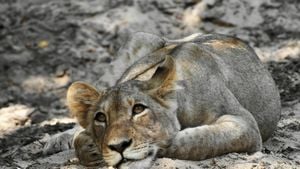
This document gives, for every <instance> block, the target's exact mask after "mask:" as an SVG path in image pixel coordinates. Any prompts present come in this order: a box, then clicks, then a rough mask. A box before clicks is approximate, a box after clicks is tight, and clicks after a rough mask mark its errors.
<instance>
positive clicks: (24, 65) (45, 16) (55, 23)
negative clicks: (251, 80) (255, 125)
mask: <svg viewBox="0 0 300 169" xmlns="http://www.w3.org/2000/svg"><path fill="white" fill-rule="evenodd" d="M299 10H300V3H299V2H298V1H297V0H285V1H281V0H252V1H247V0H241V1H239V0H229V1H222V0H202V1H201V0H187V1H185V2H181V1H179V0H165V1H159V0H148V1H142V0H89V1H80V0H64V1H61V0H51V1H48V0H26V1H24V0H10V1H6V0H0V96H1V97H0V168H56V167H57V168H83V167H82V166H80V165H78V164H77V161H76V158H74V152H73V150H66V151H62V152H58V153H54V154H51V155H45V154H43V146H44V144H45V140H47V139H48V138H50V137H54V135H55V134H57V133H60V132H63V131H65V130H68V129H71V128H73V126H74V125H75V121H74V120H73V119H71V118H69V117H68V110H67V109H66V106H65V92H66V89H67V87H68V85H69V84H70V83H72V82H74V81H77V80H82V81H86V82H89V83H93V84H95V85H96V86H98V87H105V86H109V85H110V83H109V82H110V81H112V79H111V78H112V76H110V71H111V70H113V69H115V67H114V65H112V64H111V62H112V61H114V60H116V59H118V57H117V49H118V48H119V47H120V45H121V44H122V42H123V41H124V40H125V39H126V38H127V37H128V35H129V34H130V33H131V32H135V31H145V32H151V33H155V34H158V35H161V36H165V37H168V38H180V37H183V36H185V35H189V34H191V33H195V32H202V33H225V34H230V35H233V36H236V37H239V38H241V39H242V40H244V41H246V42H248V43H249V44H250V45H251V46H252V47H253V48H254V49H255V51H256V52H257V54H258V55H259V57H260V58H261V60H262V61H263V62H264V63H265V64H266V66H267V67H268V68H269V70H270V71H271V73H272V75H273V78H274V79H275V81H276V83H277V86H278V88H279V90H280V94H281V101H282V105H283V110H282V117H281V120H280V122H279V124H278V129H277V131H276V132H275V134H274V136H273V137H272V138H270V139H269V140H268V141H267V142H265V143H264V148H263V150H262V151H261V152H257V153H255V154H238V153H231V154H228V155H224V156H221V157H216V158H212V159H208V160H203V161H182V160H172V159H166V158H162V159H158V160H157V161H156V162H155V164H154V166H153V168H174V169H175V168H241V169H242V168H243V169H244V168H282V169H286V168H300V30H299V28H300V13H299Z"/></svg>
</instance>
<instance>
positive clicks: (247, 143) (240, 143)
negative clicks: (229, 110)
mask: <svg viewBox="0 0 300 169" xmlns="http://www.w3.org/2000/svg"><path fill="white" fill-rule="evenodd" d="M245 111H246V110H245ZM249 114H250V113H249ZM246 119H247V120H246ZM246 119H245V118H243V117H240V116H236V115H223V116H221V117H220V118H219V119H218V120H217V121H216V122H215V123H214V124H212V125H203V126H199V127H195V128H187V129H184V130H182V131H180V132H179V133H178V134H177V135H176V137H175V138H174V139H173V142H172V145H171V146H170V148H168V149H167V152H166V155H165V156H167V157H174V158H177V159H189V160H201V159H205V158H209V157H214V156H217V155H222V154H225V153H229V152H255V151H258V150H260V149H261V146H262V140H261V136H260V132H259V130H258V127H257V124H256V122H255V121H254V118H253V117H252V118H250V119H248V118H246Z"/></svg>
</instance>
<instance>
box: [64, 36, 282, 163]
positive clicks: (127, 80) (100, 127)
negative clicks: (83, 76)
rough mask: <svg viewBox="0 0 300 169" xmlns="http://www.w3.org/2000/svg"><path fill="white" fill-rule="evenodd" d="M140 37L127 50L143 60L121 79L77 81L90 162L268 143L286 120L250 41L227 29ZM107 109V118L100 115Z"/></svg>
mask: <svg viewBox="0 0 300 169" xmlns="http://www.w3.org/2000/svg"><path fill="white" fill-rule="evenodd" d="M134 36H135V35H134ZM134 36H133V37H132V39H131V40H130V41H129V42H128V44H130V45H125V47H126V46H127V48H128V49H126V48H125V49H124V48H123V49H122V50H123V52H125V53H126V54H123V55H125V56H127V57H129V58H133V59H134V60H135V61H134V62H133V64H132V65H131V66H130V67H129V68H128V69H127V70H126V71H125V72H124V73H123V74H122V76H121V78H120V79H119V80H118V82H117V84H115V85H114V86H113V87H110V88H108V89H106V90H105V91H97V90H96V89H95V88H93V87H91V86H90V85H87V84H85V83H82V82H76V83H74V84H73V85H72V86H71V87H70V88H69V91H68V95H67V102H68V107H69V108H70V111H71V112H72V113H73V114H74V115H75V117H76V118H77V119H78V122H79V124H80V125H81V126H83V127H84V128H85V131H83V132H82V133H81V134H79V135H78V136H77V137H76V138H75V149H76V152H77V156H78V157H79V159H80V160H81V161H82V164H84V165H93V164H94V165H96V164H99V163H97V162H99V161H101V160H102V158H103V159H104V161H105V162H106V164H107V165H109V166H114V167H119V168H126V167H128V168H140V167H141V166H143V168H148V167H150V166H151V164H152V161H153V160H154V159H155V158H156V157H172V158H177V159H187V160H201V159H205V158H209V157H214V156H217V155H222V154H225V153H229V152H249V153H251V152H255V151H259V150H260V149H261V146H262V140H266V139H267V138H269V137H270V136H271V134H272V132H273V131H274V129H275V127H276V123H277V122H278V119H279V115H280V100H279V94H278V91H277V89H276V87H275V84H274V82H273V80H272V78H271V76H270V74H269V73H268V72H267V70H266V69H265V68H264V67H263V65H262V64H261V63H260V61H259V60H258V58H257V56H256V55H255V53H254V52H253V50H252V49H251V48H250V47H248V46H247V45H246V44H244V43H243V42H241V41H240V40H238V39H235V38H232V37H227V36H223V35H197V36H196V35H195V36H190V37H189V38H184V39H182V40H174V41H171V40H163V39H160V38H159V37H157V36H155V35H151V34H145V33H137V35H136V37H137V39H135V37H134ZM143 38H144V39H143ZM155 40H158V44H159V45H154V44H155ZM143 41H145V42H146V43H145V45H143V43H141V42H143ZM148 41H151V42H148ZM134 42H138V43H134ZM149 44H152V45H149ZM147 46H149V48H148V47H147ZM129 49H130V50H129ZM122 50H121V51H120V52H121V53H122ZM141 51H147V52H146V53H142V52H141ZM137 53H138V55H135V54H137ZM134 56H136V57H138V58H135V57H134ZM141 104H142V105H144V106H143V107H142V108H145V109H144V110H143V109H142V110H143V111H142V112H139V113H138V114H136V113H135V112H134V111H133V108H134V106H137V105H141ZM99 112H100V114H101V115H103V114H104V115H105V117H106V120H105V122H102V121H100V122H99V121H97V119H96V118H95V117H96V116H97V114H99ZM86 145H90V147H91V148H86V147H87V146H86ZM95 145H96V147H97V150H95ZM93 153H94V154H95V153H96V154H99V156H98V158H96V157H95V156H91V154H93ZM84 154H86V156H84ZM95 162H96V163H95Z"/></svg>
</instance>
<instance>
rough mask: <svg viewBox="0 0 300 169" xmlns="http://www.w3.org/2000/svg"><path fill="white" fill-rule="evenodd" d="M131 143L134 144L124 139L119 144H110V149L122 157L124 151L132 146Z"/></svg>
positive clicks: (130, 140)
mask: <svg viewBox="0 0 300 169" xmlns="http://www.w3.org/2000/svg"><path fill="white" fill-rule="evenodd" d="M131 143H132V139H123V140H121V141H120V142H119V143H113V144H109V145H108V147H109V148H110V149H111V150H113V151H116V152H118V153H120V154H121V155H122V154H123V151H124V150H125V149H126V148H128V147H129V146H130V145H131Z"/></svg>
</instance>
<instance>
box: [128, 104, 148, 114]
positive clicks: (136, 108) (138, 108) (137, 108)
mask: <svg viewBox="0 0 300 169" xmlns="http://www.w3.org/2000/svg"><path fill="white" fill-rule="evenodd" d="M146 108H147V106H145V105H143V104H136V105H134V106H133V108H132V114H133V115H136V114H139V113H142V112H143V111H144V110H145V109H146Z"/></svg>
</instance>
